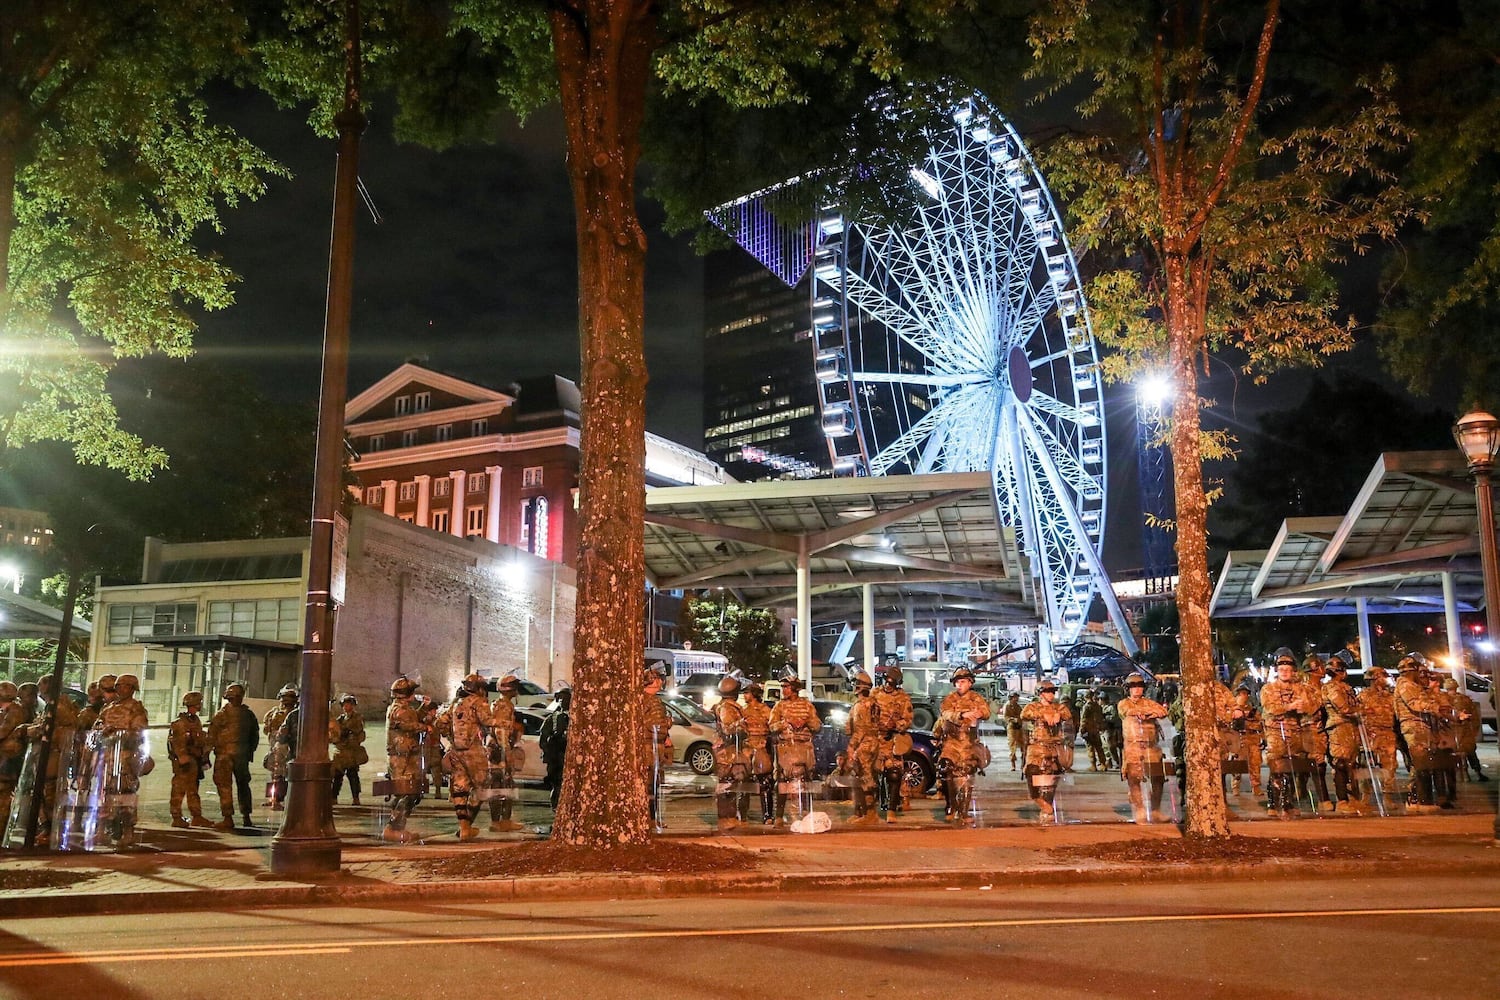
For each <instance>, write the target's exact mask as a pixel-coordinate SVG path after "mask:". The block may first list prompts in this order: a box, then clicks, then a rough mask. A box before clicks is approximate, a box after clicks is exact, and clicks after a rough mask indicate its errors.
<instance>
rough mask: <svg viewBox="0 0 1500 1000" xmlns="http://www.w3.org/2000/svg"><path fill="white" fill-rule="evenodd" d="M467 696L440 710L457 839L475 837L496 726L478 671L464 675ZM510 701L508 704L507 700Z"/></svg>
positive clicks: (445, 761) (444, 757) (444, 765)
mask: <svg viewBox="0 0 1500 1000" xmlns="http://www.w3.org/2000/svg"><path fill="white" fill-rule="evenodd" d="M463 690H464V696H463V697H462V698H460V699H459V700H458V701H456V702H454V703H453V704H451V705H449V706H448V707H447V708H446V709H444V710H443V711H442V712H440V713H438V722H437V727H436V728H437V730H438V731H439V732H440V733H442V734H443V735H444V736H446V737H447V738H448V740H449V750H448V752H447V753H446V754H444V755H443V767H444V770H446V771H447V772H448V780H449V788H450V789H451V791H450V793H449V795H450V797H451V798H452V800H453V815H454V817H455V818H456V819H457V820H458V839H459V840H473V839H474V838H475V837H476V836H477V833H476V832H475V830H474V814H475V812H476V810H477V807H478V803H477V802H476V801H475V797H476V793H477V791H478V790H481V789H483V788H484V787H485V785H486V783H487V782H488V781H489V774H490V754H489V746H488V742H489V740H490V737H491V731H492V728H493V726H494V716H493V713H492V712H491V709H490V701H489V698H488V697H487V696H486V695H485V680H484V678H483V677H481V676H479V675H478V674H470V675H469V676H468V677H466V678H464V685H463ZM507 704H509V703H508V702H507Z"/></svg>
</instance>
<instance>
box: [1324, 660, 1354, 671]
mask: <svg viewBox="0 0 1500 1000" xmlns="http://www.w3.org/2000/svg"><path fill="white" fill-rule="evenodd" d="M1327 670H1328V672H1329V673H1330V674H1347V673H1348V672H1349V664H1347V663H1345V662H1344V661H1343V660H1341V659H1339V658H1338V657H1337V656H1330V657H1329V658H1328V665H1327Z"/></svg>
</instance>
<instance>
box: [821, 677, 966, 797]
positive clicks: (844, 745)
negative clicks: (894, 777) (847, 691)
mask: <svg viewBox="0 0 1500 1000" xmlns="http://www.w3.org/2000/svg"><path fill="white" fill-rule="evenodd" d="M813 707H814V708H816V709H817V710H818V719H819V720H820V721H821V722H822V723H823V728H821V729H819V730H818V732H817V733H816V734H815V735H814V736H813V755H814V757H815V759H816V765H815V766H816V768H817V772H818V777H820V778H822V777H826V776H827V775H829V774H831V773H832V772H833V770H834V768H835V767H837V766H838V758H839V754H841V753H843V752H844V751H845V750H846V749H848V747H849V709H850V708H851V707H852V706H850V705H849V703H848V702H843V701H829V700H826V699H813ZM937 757H938V752H937V748H936V747H935V746H934V745H933V741H932V733H930V732H928V731H927V730H925V729H913V730H911V751H910V752H909V753H907V754H906V756H905V757H904V758H903V760H902V763H903V771H904V776H905V780H906V787H907V788H909V789H911V790H912V791H913V792H915V793H917V794H921V793H924V792H926V791H928V790H929V789H931V788H932V786H933V784H934V783H936V781H937Z"/></svg>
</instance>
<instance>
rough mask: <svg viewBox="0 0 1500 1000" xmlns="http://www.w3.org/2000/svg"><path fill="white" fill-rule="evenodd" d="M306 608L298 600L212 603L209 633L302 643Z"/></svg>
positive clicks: (209, 612)
mask: <svg viewBox="0 0 1500 1000" xmlns="http://www.w3.org/2000/svg"><path fill="white" fill-rule="evenodd" d="M302 604H303V602H302V601H301V600H300V599H299V598H296V597H281V598H276V597H270V598H262V599H260V600H255V601H209V602H208V631H209V632H210V633H213V634H218V635H233V636H238V637H240V638H242V639H269V640H271V641H273V642H300V641H301V640H302Z"/></svg>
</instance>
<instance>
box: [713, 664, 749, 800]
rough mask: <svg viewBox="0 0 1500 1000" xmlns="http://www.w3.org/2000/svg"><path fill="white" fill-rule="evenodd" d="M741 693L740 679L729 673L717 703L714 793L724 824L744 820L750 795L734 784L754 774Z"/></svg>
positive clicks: (715, 716)
mask: <svg viewBox="0 0 1500 1000" xmlns="http://www.w3.org/2000/svg"><path fill="white" fill-rule="evenodd" d="M739 693H740V682H739V680H738V679H737V678H735V677H725V678H724V679H723V680H721V681H720V682H719V700H718V701H717V702H715V703H714V720H715V722H716V723H717V731H718V739H716V740H715V741H714V771H715V773H716V774H717V775H718V779H719V781H718V786H717V788H716V789H715V792H714V797H715V803H716V804H717V806H718V814H719V825H720V826H721V827H728V826H731V825H734V824H737V823H741V822H743V821H744V819H745V807H746V806H747V805H748V804H749V798H750V797H749V795H748V794H744V793H741V792H739V791H738V789H736V788H735V787H734V786H736V785H739V784H742V783H744V782H746V781H748V780H749V777H750V775H749V768H748V755H747V754H746V752H745V711H744V709H743V708H741V707H740V703H739V701H738V700H737V699H738V698H739Z"/></svg>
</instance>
